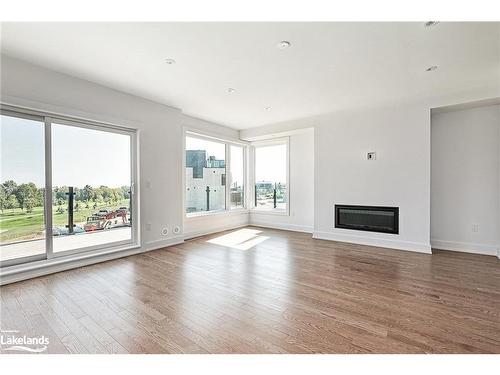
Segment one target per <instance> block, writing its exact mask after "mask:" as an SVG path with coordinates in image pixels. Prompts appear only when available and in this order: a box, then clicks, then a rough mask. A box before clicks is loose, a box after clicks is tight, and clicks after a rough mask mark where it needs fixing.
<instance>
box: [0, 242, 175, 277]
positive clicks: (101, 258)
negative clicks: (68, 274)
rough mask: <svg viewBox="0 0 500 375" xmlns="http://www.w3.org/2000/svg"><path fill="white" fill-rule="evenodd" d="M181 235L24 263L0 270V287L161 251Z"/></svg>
mask: <svg viewBox="0 0 500 375" xmlns="http://www.w3.org/2000/svg"><path fill="white" fill-rule="evenodd" d="M183 242H184V240H183V238H182V235H180V236H175V237H172V238H169V239H167V240H160V241H152V242H150V243H148V244H146V245H145V246H144V248H145V249H144V248H141V247H139V246H134V247H131V248H122V249H112V250H110V249H108V250H102V251H99V252H92V253H81V254H78V255H75V256H67V257H62V258H54V259H47V260H41V261H39V262H33V263H25V264H20V265H17V266H12V267H8V268H3V269H1V270H0V285H6V284H10V283H14V282H17V281H22V280H27V279H32V278H34V277H39V276H44V275H49V274H51V273H56V272H61V271H66V270H70V269H73V268H79V267H83V266H88V265H91V264H95V263H101V262H105V261H108V260H113V259H119V258H124V257H128V256H130V255H136V254H142V253H145V252H148V251H152V250H157V249H162V248H165V247H169V246H174V245H178V244H181V243H183Z"/></svg>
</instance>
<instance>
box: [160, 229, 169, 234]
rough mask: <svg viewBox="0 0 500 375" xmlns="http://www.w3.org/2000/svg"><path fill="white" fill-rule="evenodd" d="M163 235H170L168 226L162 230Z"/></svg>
mask: <svg viewBox="0 0 500 375" xmlns="http://www.w3.org/2000/svg"><path fill="white" fill-rule="evenodd" d="M161 235H162V236H168V228H163V229H162V230H161Z"/></svg>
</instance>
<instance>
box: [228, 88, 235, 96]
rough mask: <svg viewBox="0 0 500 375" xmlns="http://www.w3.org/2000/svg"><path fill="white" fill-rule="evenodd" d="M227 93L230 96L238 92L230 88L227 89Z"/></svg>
mask: <svg viewBox="0 0 500 375" xmlns="http://www.w3.org/2000/svg"><path fill="white" fill-rule="evenodd" d="M227 92H228V93H230V94H232V93H233V92H236V89H233V88H232V87H229V88H228V89H227Z"/></svg>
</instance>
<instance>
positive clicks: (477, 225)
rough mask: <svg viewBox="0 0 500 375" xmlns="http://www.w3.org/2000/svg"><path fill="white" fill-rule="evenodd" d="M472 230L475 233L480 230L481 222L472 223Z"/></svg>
mask: <svg viewBox="0 0 500 375" xmlns="http://www.w3.org/2000/svg"><path fill="white" fill-rule="evenodd" d="M472 232H473V233H478V232H479V224H477V223H474V224H472Z"/></svg>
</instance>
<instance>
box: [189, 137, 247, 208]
mask: <svg viewBox="0 0 500 375" xmlns="http://www.w3.org/2000/svg"><path fill="white" fill-rule="evenodd" d="M245 150H246V149H245V146H243V145H240V144H235V143H233V142H230V141H223V140H215V139H212V138H208V137H205V136H202V135H198V134H194V133H191V132H187V133H186V155H185V157H186V172H185V173H186V179H185V210H186V215H187V216H188V217H191V216H196V215H200V214H206V213H210V212H216V211H217V212H220V211H226V210H232V209H237V208H244V207H245V199H244V198H245V197H244V186H245V182H244V175H245V172H244V171H245V164H244V162H245V160H244V154H245Z"/></svg>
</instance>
